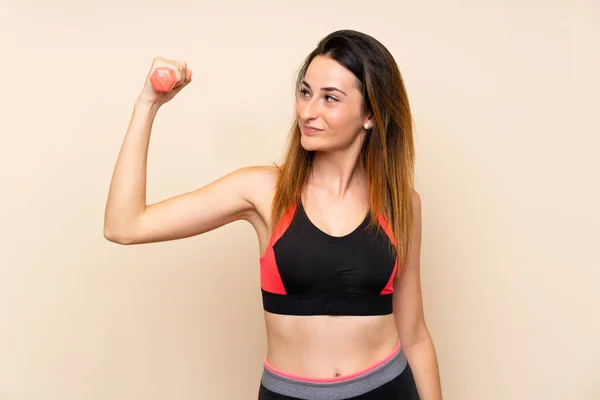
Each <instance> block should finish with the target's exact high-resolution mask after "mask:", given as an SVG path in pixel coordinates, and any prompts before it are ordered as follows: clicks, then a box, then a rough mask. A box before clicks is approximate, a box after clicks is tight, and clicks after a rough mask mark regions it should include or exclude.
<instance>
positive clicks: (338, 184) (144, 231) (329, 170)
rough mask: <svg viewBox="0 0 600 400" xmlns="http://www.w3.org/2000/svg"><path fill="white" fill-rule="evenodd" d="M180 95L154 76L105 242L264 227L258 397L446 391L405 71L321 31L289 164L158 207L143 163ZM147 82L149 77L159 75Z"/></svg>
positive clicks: (387, 57) (119, 177)
mask: <svg viewBox="0 0 600 400" xmlns="http://www.w3.org/2000/svg"><path fill="white" fill-rule="evenodd" d="M158 67H170V68H172V69H173V70H175V71H176V75H177V78H178V83H177V84H176V86H175V87H174V88H173V90H171V91H170V92H167V93H162V92H160V93H159V92H157V91H155V90H154V89H153V87H152V85H151V84H150V82H149V79H147V80H146V84H145V86H144V89H143V90H142V93H141V94H140V96H139V98H138V99H137V101H136V103H135V107H134V112H133V115H132V118H131V122H130V125H129V128H128V130H127V133H126V136H125V139H124V142H123V145H122V148H121V152H120V154H119V157H118V160H117V164H116V167H115V170H114V175H113V178H112V182H111V186H110V192H109V195H108V201H107V207H106V215H105V228H104V235H105V237H106V238H107V239H108V240H110V241H113V242H116V243H120V244H124V245H125V244H138V243H151V242H160V241H166V240H175V239H179V238H184V237H190V236H193V235H200V234H202V233H204V232H208V231H210V230H213V229H216V228H218V227H221V226H223V225H225V224H228V223H231V222H233V221H237V220H246V221H248V222H249V223H250V224H252V226H253V227H254V229H255V230H256V234H257V237H258V242H259V248H260V259H259V262H260V278H261V291H262V296H263V306H264V311H265V322H266V333H267V338H268V341H267V343H268V346H267V354H266V357H265V360H264V372H263V375H262V379H261V382H260V387H259V395H258V398H259V399H260V400H267V399H270V400H276V399H308V400H317V399H323V400H336V399H350V398H351V399H377V400H388V399H389V400H392V399H393V400H400V399H402V400H409V399H419V398H420V399H423V400H439V399H441V398H442V395H441V388H440V380H439V373H438V364H437V359H436V354H435V350H434V345H433V343H432V340H431V337H430V334H429V332H428V329H427V327H426V324H425V319H424V316H423V307H422V300H421V287H420V273H419V269H420V242H421V203H420V199H419V195H418V194H417V192H416V191H415V190H414V188H413V169H414V148H413V134H412V118H411V113H410V107H409V101H408V98H407V95H406V91H405V87H404V84H403V81H402V77H401V74H400V72H399V70H398V67H397V65H396V62H395V61H394V58H393V57H392V55H391V54H390V53H389V51H388V50H387V49H386V48H385V47H384V46H383V45H382V44H381V43H380V42H378V41H377V40H375V39H374V38H372V37H371V36H369V35H366V34H363V33H360V32H356V31H350V30H342V31H336V32H333V33H331V34H330V35H328V36H326V37H325V38H323V39H322V40H321V41H320V42H319V44H318V46H317V47H316V48H315V50H314V51H313V52H312V53H311V54H310V55H309V56H308V57H307V58H306V60H305V62H304V65H303V66H302V68H301V70H300V73H299V75H298V80H297V87H296V90H297V105H296V119H295V122H294V124H293V127H292V130H291V135H290V141H289V145H288V148H287V153H286V156H285V159H284V160H283V163H282V164H281V165H280V166H277V167H271V166H258V167H243V168H240V169H238V170H235V171H233V172H231V173H229V174H227V175H225V176H223V177H221V178H219V179H217V180H215V181H214V182H212V183H210V184H208V185H206V186H204V187H201V188H199V189H197V190H195V191H192V192H189V193H184V194H180V195H178V196H174V197H172V198H169V199H166V200H163V201H161V202H157V203H154V204H146V160H147V153H148V145H149V140H150V132H151V128H152V124H153V120H154V118H155V116H156V113H157V112H158V109H159V108H160V106H161V105H162V104H165V103H166V102H168V101H169V100H171V99H172V98H173V97H174V96H175V95H176V94H177V93H178V92H179V91H181V89H183V88H184V87H185V86H186V85H187V84H189V83H190V82H191V78H192V73H191V71H190V70H189V69H188V68H187V65H186V63H185V62H181V61H170V60H165V59H163V58H157V59H155V60H154V62H153V64H152V67H151V69H150V73H152V71H153V70H154V69H155V68H158ZM148 77H150V74H149V75H148Z"/></svg>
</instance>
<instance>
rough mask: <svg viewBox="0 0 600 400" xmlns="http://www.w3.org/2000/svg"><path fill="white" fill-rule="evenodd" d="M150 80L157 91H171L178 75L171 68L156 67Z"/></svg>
mask: <svg viewBox="0 0 600 400" xmlns="http://www.w3.org/2000/svg"><path fill="white" fill-rule="evenodd" d="M150 82H151V83H152V86H153V87H154V90H156V91H157V92H170V91H171V90H172V89H173V87H174V86H175V83H177V75H175V71H173V70H172V69H171V68H164V67H161V68H156V69H155V70H154V72H153V73H152V75H151V76H150Z"/></svg>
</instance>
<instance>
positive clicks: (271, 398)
mask: <svg viewBox="0 0 600 400" xmlns="http://www.w3.org/2000/svg"><path fill="white" fill-rule="evenodd" d="M258 400H311V399H299V398H296V397H289V396H285V395H282V394H278V393H275V392H272V391H270V390H269V389H267V388H266V387H264V386H263V384H262V383H261V385H260V388H259V391H258ZM344 400H419V393H418V392H417V386H416V384H415V380H414V377H413V373H412V370H411V369H410V366H409V365H408V364H407V365H406V368H405V369H404V371H402V373H400V375H398V376H396V377H395V378H394V379H392V380H391V381H389V382H387V383H384V384H383V385H381V386H379V387H378V388H375V389H373V390H371V391H370V392H367V393H364V394H361V395H359V396H355V397H350V398H348V399H344Z"/></svg>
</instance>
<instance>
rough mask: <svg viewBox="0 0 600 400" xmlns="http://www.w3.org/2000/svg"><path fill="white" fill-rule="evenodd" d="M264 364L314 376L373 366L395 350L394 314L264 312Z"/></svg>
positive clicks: (348, 372) (325, 376)
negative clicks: (331, 314) (292, 313)
mask: <svg viewBox="0 0 600 400" xmlns="http://www.w3.org/2000/svg"><path fill="white" fill-rule="evenodd" d="M266 326H267V354H266V357H265V365H266V366H268V367H270V368H272V369H273V370H277V371H279V372H283V373H287V374H290V375H294V376H303V377H307V378H315V379H319V378H322V379H333V378H336V377H343V376H349V375H352V374H355V373H358V372H360V371H364V370H365V369H368V368H370V367H372V366H373V365H376V364H377V363H378V362H380V361H381V360H383V359H385V358H386V357H387V356H389V355H390V354H392V353H393V352H394V351H396V350H398V349H399V342H398V331H397V329H396V324H395V321H394V318H393V315H388V316H368V317H365V316H361V317H347V316H343V317H340V316H336V317H327V316H306V317H297V316H294V317H289V316H280V315H275V314H268V313H267V315H266Z"/></svg>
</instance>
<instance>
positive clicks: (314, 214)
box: [249, 174, 398, 379]
mask: <svg viewBox="0 0 600 400" xmlns="http://www.w3.org/2000/svg"><path fill="white" fill-rule="evenodd" d="M270 179H271V180H270V181H267V182H266V184H265V188H261V189H264V190H257V191H256V193H257V194H256V198H254V199H253V203H254V205H255V208H256V212H255V214H254V215H253V216H251V217H250V218H249V221H250V222H251V224H252V225H253V226H254V228H255V230H256V233H257V236H258V241H259V249H260V255H261V256H260V261H261V268H263V262H264V259H265V258H266V255H267V253H268V252H269V251H271V252H272V248H273V241H274V232H273V231H271V229H270V228H269V226H270V213H271V204H272V201H273V196H274V189H275V185H274V179H275V175H274V174H272V175H271V178H270ZM311 193H312V194H307V195H306V196H302V199H301V200H300V201H299V202H298V204H297V205H296V207H294V209H293V210H290V211H293V212H291V213H290V218H295V220H298V222H297V226H299V227H296V226H295V225H292V228H294V229H304V230H309V229H310V231H307V232H301V233H300V234H299V233H297V232H293V233H292V234H295V235H296V236H297V237H298V238H297V239H295V238H294V239H292V238H287V240H288V242H287V244H286V246H287V247H288V248H287V249H284V250H286V251H287V252H288V253H290V252H293V251H298V252H300V251H302V250H301V249H300V247H299V246H301V245H304V242H306V246H307V250H306V251H307V252H308V254H309V256H310V254H311V253H310V251H311V250H310V247H311V246H318V245H319V244H318V242H319V241H320V243H321V245H323V243H325V245H327V244H328V243H329V242H334V243H335V245H337V246H339V248H341V249H342V250H341V251H342V252H343V253H344V254H345V256H346V257H354V258H356V257H357V256H359V257H360V256H363V255H364V254H366V255H367V256H368V255H369V254H370V253H369V251H371V252H373V251H377V249H373V247H372V245H371V248H364V249H363V248H362V247H361V246H362V245H363V244H362V243H361V240H362V237H363V236H360V235H364V234H363V233H362V231H363V230H364V229H367V228H366V224H365V215H366V213H367V209H368V206H367V204H368V202H367V198H366V194H365V193H358V192H357V193H356V195H352V194H350V195H349V196H347V197H345V200H344V201H336V200H329V199H326V198H325V197H326V195H323V194H322V193H320V192H319V190H313V191H312V192H311ZM302 224H303V225H302ZM292 228H288V229H292ZM280 233H281V232H280ZM300 235H304V236H302V237H303V243H302V244H299V243H297V242H299V241H300V240H301V239H300ZM307 235H310V236H307ZM313 237H314V238H315V239H314V240H315V243H316V244H314V245H313V244H312V240H313ZM363 241H364V242H367V241H372V240H363ZM364 245H365V246H366V245H367V244H366V243H365V244H364ZM332 249H333V248H332ZM344 249H346V250H345V251H344ZM314 251H322V250H321V249H319V250H314ZM335 251H337V250H334V252H333V255H332V257H334V256H335ZM352 251H354V252H355V253H354V255H352V254H347V253H349V252H352ZM379 253H381V251H379ZM376 255H377V254H376ZM292 256H293V255H292ZM388 264H389V262H388ZM311 268H319V265H318V263H317V264H316V265H314V266H312V265H311ZM288 269H289V267H288ZM388 269H389V268H388ZM287 273H288V274H293V273H294V272H293V271H288V272H287ZM313 273H317V274H318V271H317V270H314V271H313ZM378 273H379V274H380V275H381V274H382V273H386V271H385V270H383V271H378ZM282 274H283V273H282ZM284 278H285V276H284ZM381 278H382V277H380V279H381ZM334 279H335V278H333V277H332V278H331V279H330V281H329V282H330V283H331V284H338V283H337V281H335V280H334ZM324 281H325V282H328V281H327V280H324ZM346 284H347V285H350V284H351V283H346ZM390 284H391V281H390V282H389V283H388V285H387V286H388V287H389V286H390ZM355 285H356V283H355ZM371 297H373V296H371ZM365 307H368V306H365ZM285 314H286V313H285V312H282V313H279V312H278V313H273V312H269V311H265V323H266V332H267V355H266V358H267V361H268V363H269V364H270V365H271V366H272V367H274V368H277V369H279V370H281V371H285V372H286V373H288V374H292V375H297V376H302V377H307V378H317V379H319V378H325V379H327V378H334V377H336V376H344V375H349V374H353V373H356V372H359V371H361V370H364V369H366V368H369V367H370V366H372V365H374V364H376V363H377V362H378V361H379V360H381V359H383V358H385V357H386V356H387V355H388V354H389V353H390V352H392V351H393V349H394V348H395V347H396V345H397V343H398V334H397V329H396V324H395V320H394V317H393V314H390V313H385V315H332V316H330V315H285ZM348 314H352V313H348Z"/></svg>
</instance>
